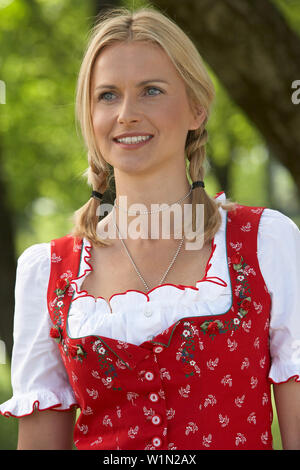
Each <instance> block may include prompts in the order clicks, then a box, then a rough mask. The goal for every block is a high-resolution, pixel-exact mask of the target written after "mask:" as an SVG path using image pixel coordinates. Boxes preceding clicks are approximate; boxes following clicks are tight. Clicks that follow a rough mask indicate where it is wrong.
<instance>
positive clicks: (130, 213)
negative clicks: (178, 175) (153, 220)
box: [114, 186, 192, 215]
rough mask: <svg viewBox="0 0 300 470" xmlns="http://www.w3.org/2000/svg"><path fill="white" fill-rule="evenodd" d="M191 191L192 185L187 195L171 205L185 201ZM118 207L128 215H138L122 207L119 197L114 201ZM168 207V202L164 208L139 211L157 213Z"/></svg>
mask: <svg viewBox="0 0 300 470" xmlns="http://www.w3.org/2000/svg"><path fill="white" fill-rule="evenodd" d="M191 192H192V186H191V187H190V190H189V192H188V193H187V195H186V196H184V197H182V198H181V199H179V200H178V201H176V202H173V203H172V204H171V206H172V205H173V204H179V203H180V202H182V201H184V200H185V199H186V198H187V197H188V196H189V195H190V194H191ZM116 207H117V208H118V209H120V210H121V211H123V212H127V214H128V215H136V213H132V212H130V211H128V210H126V209H124V208H123V207H120V206H119V205H118V203H117V198H116V199H115V201H114V208H116ZM168 208H169V205H168V204H167V207H163V208H160V209H153V210H151V211H141V212H139V213H140V214H155V213H157V212H161V211H165V210H167V209H168Z"/></svg>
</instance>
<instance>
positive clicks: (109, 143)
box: [1, 8, 300, 450]
mask: <svg viewBox="0 0 300 470" xmlns="http://www.w3.org/2000/svg"><path fill="white" fill-rule="evenodd" d="M213 98H214V88H213V85H212V82H211V80H210V77H209V75H208V73H207V71H206V69H205V66H204V64H203V61H202V59H201V57H200V55H199V53H198V51H197V49H196V48H195V46H194V45H193V43H192V42H191V40H190V39H189V38H188V37H187V36H186V34H185V33H184V32H183V31H182V30H181V29H180V28H179V27H178V26H177V25H176V24H175V23H174V22H173V21H172V20H171V19H170V18H168V17H167V16H166V15H163V14H162V13H160V12H158V11H157V10H154V9H152V8H141V9H139V10H136V11H134V12H130V11H128V10H126V9H124V8H122V9H115V10H111V11H109V12H107V13H106V14H105V15H103V16H102V17H101V18H99V21H98V22H97V24H96V26H95V27H94V28H93V30H92V32H91V36H90V38H89V43H88V46H87V49H86V52H85V55H84V59H83V62H82V65H81V69H80V73H79V78H78V86H77V102H76V110H77V117H78V121H79V123H80V126H81V131H82V135H83V138H84V142H85V144H86V149H87V155H88V164H89V166H88V170H87V172H86V176H87V180H88V183H89V184H90V186H91V187H92V191H91V195H90V198H89V200H88V202H87V203H86V204H85V205H84V206H83V207H82V208H80V209H79V210H78V211H77V212H76V213H75V217H74V229H73V231H72V233H70V234H67V235H66V236H64V237H61V238H59V239H55V240H51V242H49V243H40V244H35V245H33V246H31V247H29V248H27V249H26V250H25V251H24V252H23V253H22V255H21V256H20V258H19V260H18V269H17V280H16V306H15V324H14V350H13V358H12V385H13V391H14V393H13V397H12V398H11V399H10V400H8V401H7V402H5V403H3V404H2V405H1V413H2V414H3V415H5V416H16V417H18V418H20V421H19V424H20V426H19V440H18V449H71V448H72V445H73V443H74V444H75V446H76V448H78V449H89V450H93V449H99V450H101V449H116V450H124V449H126V450H131V449H134V450H138V449H142V450H182V449H184V450H196V449H199V450H203V449H204V450H205V449H218V450H220V449H237V450H240V449H266V450H268V449H272V434H271V423H272V403H271V393H270V385H271V383H272V382H273V383H274V384H275V385H274V390H275V397H276V404H277V411H278V415H279V421H280V426H281V432H282V440H283V445H284V448H286V449H291V448H294V449H299V448H300V402H299V383H298V382H299V368H300V366H299V360H298V359H299V354H297V344H298V343H299V338H300V320H299V312H298V308H299V307H298V306H299V301H300V299H299V266H300V263H299V261H300V260H299V253H300V237H299V230H298V228H297V227H296V225H295V224H294V223H293V222H292V221H291V220H290V219H289V218H288V217H286V216H285V215H283V214H282V213H280V212H278V211H275V210H271V209H268V208H265V207H248V206H244V205H240V204H237V203H232V202H230V201H229V200H228V199H226V195H225V193H224V192H223V191H222V192H220V193H218V194H216V195H215V196H214V197H210V196H209V195H208V194H207V193H206V190H205V182H204V177H205V144H206V142H207V130H206V128H205V126H206V124H207V121H208V118H209V115H210V111H211V106H212V102H213ZM109 165H110V166H111V167H112V168H113V176H114V178H115V185H116V199H115V201H114V206H113V207H112V208H111V210H110V212H109V213H108V214H107V215H106V216H105V217H102V218H101V217H100V218H99V215H101V214H100V212H101V209H103V207H102V205H101V202H102V197H103V194H104V192H105V191H106V189H107V188H108V184H109ZM71 190H72V189H71ZM74 190H75V189H74ZM184 207H187V208H191V209H192V210H189V211H187V212H184V210H183V209H184ZM137 208H138V212H135V211H136V209H137ZM199 208H200V210H199V211H198V209H199ZM201 208H203V209H204V210H203V211H201ZM175 213H176V215H175ZM172 214H173V216H172ZM178 214H179V215H178ZM103 215H104V214H103ZM172 217H173V218H172ZM171 219H172V223H170V224H169V227H168V223H166V220H168V221H169V222H171ZM167 228H170V230H169V232H168V233H167V230H166V229H167ZM127 229H128V230H127ZM182 229H184V230H182ZM153 232H154V233H155V236H153ZM166 233H167V236H166ZM108 235H109V236H108ZM193 243H194V245H193ZM297 261H298V262H297ZM297 341H298V343H297ZM298 348H299V345H298ZM77 407H79V408H80V415H79V417H78V419H77V421H76V423H75V410H76V408H77ZM73 432H74V436H73V437H72V435H73Z"/></svg>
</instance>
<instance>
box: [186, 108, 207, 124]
mask: <svg viewBox="0 0 300 470" xmlns="http://www.w3.org/2000/svg"><path fill="white" fill-rule="evenodd" d="M205 119H206V112H205V109H204V108H203V106H200V105H197V104H194V105H193V108H192V115H191V121H190V128H189V130H195V129H199V127H200V126H201V125H202V123H203V121H204V120H205Z"/></svg>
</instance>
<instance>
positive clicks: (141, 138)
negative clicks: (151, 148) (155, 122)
mask: <svg viewBox="0 0 300 470" xmlns="http://www.w3.org/2000/svg"><path fill="white" fill-rule="evenodd" d="M150 138H151V136H150V135H147V136H146V135H143V136H142V135H139V136H136V137H124V138H123V139H117V141H118V142H123V143H125V144H136V143H138V142H144V141H145V140H149V139H150Z"/></svg>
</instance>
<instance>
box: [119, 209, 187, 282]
mask: <svg viewBox="0 0 300 470" xmlns="http://www.w3.org/2000/svg"><path fill="white" fill-rule="evenodd" d="M114 213H115V211H114ZM113 222H114V224H115V226H116V228H117V230H118V233H119V236H120V235H121V234H120V230H119V227H118V226H117V223H116V221H115V220H114V217H113ZM119 238H120V240H121V242H122V244H123V246H124V248H125V250H126V253H127V255H128V257H129V259H130V261H131V263H132V265H133V267H134V269H135V271H136V273H137V275H138V276H139V278H140V280H141V281H142V283H143V284H144V286H145V288H146V289H147V291H149V290H150V287H149V286H148V284H147V283H146V281H145V279H144V278H143V276H142V275H141V273H140V271H139V269H138V267H137V265H136V264H135V262H134V261H133V259H132V256H131V255H130V253H129V251H128V249H127V247H126V245H125V243H124V241H123V239H122V237H119ZM183 240H184V235H183V237H182V239H181V240H180V243H179V247H178V248H177V250H176V253H175V255H174V256H173V259H172V261H171V263H170V264H169V266H168V268H167V270H166V272H165V274H164V275H163V277H162V278H161V281H160V283H159V284H158V285H159V286H160V285H161V284H162V283H163V282H164V280H165V278H166V276H167V274H168V272H169V271H170V269H171V268H172V266H173V264H174V263H175V260H176V258H177V256H178V253H179V251H180V248H181V246H182V244H183Z"/></svg>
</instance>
